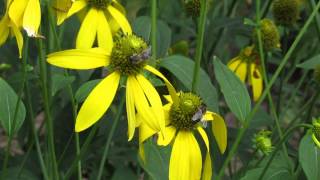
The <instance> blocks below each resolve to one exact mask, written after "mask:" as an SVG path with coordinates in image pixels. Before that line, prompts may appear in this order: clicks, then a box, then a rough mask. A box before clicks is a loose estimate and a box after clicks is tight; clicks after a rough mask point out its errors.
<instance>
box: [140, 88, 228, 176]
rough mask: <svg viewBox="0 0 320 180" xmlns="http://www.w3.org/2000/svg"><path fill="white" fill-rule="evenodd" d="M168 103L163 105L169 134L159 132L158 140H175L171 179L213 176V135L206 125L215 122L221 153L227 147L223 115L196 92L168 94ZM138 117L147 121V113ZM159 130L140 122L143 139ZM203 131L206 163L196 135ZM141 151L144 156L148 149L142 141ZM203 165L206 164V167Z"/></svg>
mask: <svg viewBox="0 0 320 180" xmlns="http://www.w3.org/2000/svg"><path fill="white" fill-rule="evenodd" d="M165 98H166V100H167V101H168V104H166V105H164V106H163V111H164V117H165V123H166V127H165V131H164V134H165V136H164V137H162V136H161V135H159V136H158V140H157V144H158V145H161V146H167V145H169V144H170V143H172V146H173V147H172V152H171V156H170V165H169V179H170V180H180V179H181V180H189V179H190V180H193V179H201V172H202V179H211V176H212V165H211V157H210V149H209V147H210V146H209V139H208V136H207V133H206V132H205V130H204V128H206V127H207V123H208V122H212V132H213V135H214V137H215V139H216V142H217V144H218V147H219V150H220V152H221V153H224V151H225V150H226V147H227V128H226V125H225V122H224V120H223V118H222V117H221V116H220V115H218V114H216V113H214V112H211V111H208V110H207V108H206V106H205V104H204V103H203V101H202V99H201V98H200V97H199V96H197V95H195V94H193V93H186V92H180V93H178V94H177V97H172V96H165ZM138 117H139V118H140V119H141V120H138V121H141V122H144V121H145V120H143V118H144V117H143V116H139V115H138ZM155 133H156V132H155V131H153V130H152V129H150V128H149V127H148V126H146V125H144V124H141V125H140V137H139V141H140V142H139V143H140V144H142V143H143V142H144V141H145V140H146V139H148V138H150V137H151V136H152V135H154V134H155ZM195 133H199V135H200V136H201V137H202V140H203V142H204V143H205V145H206V152H207V153H206V158H205V162H204V165H203V166H202V164H203V163H202V154H201V150H200V147H199V144H198V141H197V139H196V138H195ZM139 153H140V156H141V158H142V159H144V149H143V146H141V145H140V149H139ZM202 167H203V168H202Z"/></svg>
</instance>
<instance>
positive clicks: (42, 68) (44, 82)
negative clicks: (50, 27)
mask: <svg viewBox="0 0 320 180" xmlns="http://www.w3.org/2000/svg"><path fill="white" fill-rule="evenodd" d="M40 32H41V31H40ZM42 41H43V40H42V39H39V40H38V48H39V67H40V81H41V88H42V96H43V100H44V111H45V115H46V121H45V122H46V127H47V131H48V144H49V154H50V162H51V163H52V164H51V166H52V169H51V170H52V175H53V179H59V173H58V166H57V160H56V153H55V146H54V133H53V120H52V116H51V111H50V105H49V104H50V103H49V90H48V82H47V80H48V79H47V64H46V61H45V60H46V58H45V54H46V53H45V49H44V47H43V42H42Z"/></svg>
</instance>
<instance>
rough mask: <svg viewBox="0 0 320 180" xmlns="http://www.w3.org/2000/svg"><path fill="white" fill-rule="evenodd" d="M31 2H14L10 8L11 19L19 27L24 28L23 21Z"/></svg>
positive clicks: (18, 0)
mask: <svg viewBox="0 0 320 180" xmlns="http://www.w3.org/2000/svg"><path fill="white" fill-rule="evenodd" d="M28 3H29V0H14V1H13V2H12V3H11V5H10V7H9V17H10V19H11V20H12V21H13V22H14V23H15V24H16V26H17V27H19V28H20V27H22V20H23V15H24V12H25V9H26V7H27V5H28Z"/></svg>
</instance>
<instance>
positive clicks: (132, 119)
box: [126, 79, 136, 141]
mask: <svg viewBox="0 0 320 180" xmlns="http://www.w3.org/2000/svg"><path fill="white" fill-rule="evenodd" d="M130 80H131V79H128V80H127V87H126V109H127V117H128V141H130V140H131V139H132V138H133V135H134V131H135V128H136V109H135V107H134V91H133V89H132V86H128V84H130V83H128V81H130Z"/></svg>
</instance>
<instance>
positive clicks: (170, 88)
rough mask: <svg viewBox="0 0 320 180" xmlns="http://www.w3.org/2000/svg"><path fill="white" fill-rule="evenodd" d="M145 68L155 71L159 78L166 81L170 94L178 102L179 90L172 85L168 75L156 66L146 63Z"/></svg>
mask: <svg viewBox="0 0 320 180" xmlns="http://www.w3.org/2000/svg"><path fill="white" fill-rule="evenodd" d="M144 69H146V70H147V71H149V72H151V73H153V74H154V75H156V76H158V77H159V78H161V79H162V80H163V81H164V83H165V84H166V86H167V88H168V91H169V94H170V96H171V97H172V99H173V101H174V102H176V101H178V99H179V98H178V96H177V92H176V90H175V88H174V87H173V86H172V84H171V83H170V82H169V81H168V79H167V78H166V77H164V76H163V75H162V74H161V72H159V71H158V70H156V69H155V68H153V67H152V66H149V65H146V66H145V67H144Z"/></svg>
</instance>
